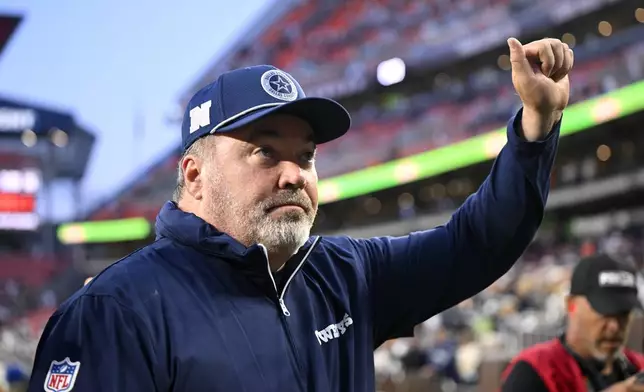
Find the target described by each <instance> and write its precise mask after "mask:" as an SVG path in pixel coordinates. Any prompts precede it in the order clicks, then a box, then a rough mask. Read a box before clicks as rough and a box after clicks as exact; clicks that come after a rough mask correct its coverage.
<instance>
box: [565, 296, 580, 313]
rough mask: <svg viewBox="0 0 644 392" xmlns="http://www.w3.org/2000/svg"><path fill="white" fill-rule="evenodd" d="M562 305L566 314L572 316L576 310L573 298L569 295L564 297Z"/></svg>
mask: <svg viewBox="0 0 644 392" xmlns="http://www.w3.org/2000/svg"><path fill="white" fill-rule="evenodd" d="M564 301H565V302H564V305H565V307H566V313H567V314H572V313H574V312H575V310H577V304H576V303H575V298H574V297H573V296H571V295H566V297H565V298H564Z"/></svg>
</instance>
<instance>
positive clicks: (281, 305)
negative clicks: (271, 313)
mask: <svg viewBox="0 0 644 392" xmlns="http://www.w3.org/2000/svg"><path fill="white" fill-rule="evenodd" d="M279 303H280V308H282V313H283V314H284V316H286V317H288V316H290V315H291V312H289V311H288V308H287V307H286V304H285V303H284V299H283V298H280V299H279Z"/></svg>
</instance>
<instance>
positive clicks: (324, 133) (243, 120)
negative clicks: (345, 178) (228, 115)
mask: <svg viewBox="0 0 644 392" xmlns="http://www.w3.org/2000/svg"><path fill="white" fill-rule="evenodd" d="M270 114H290V115H293V116H296V117H299V118H301V119H303V120H304V121H306V122H308V123H309V125H311V128H312V129H313V141H314V142H315V143H316V144H322V143H326V142H330V141H331V140H334V139H337V138H339V137H340V136H342V135H344V134H345V133H347V131H348V130H349V128H351V116H350V115H349V113H348V112H347V110H346V109H345V108H344V106H342V105H340V104H339V103H338V102H336V101H334V100H332V99H327V98H319V97H309V98H302V99H298V100H297V101H292V102H286V103H283V104H280V105H279V106H274V107H269V108H262V109H258V110H256V111H252V112H250V113H248V114H246V115H244V116H241V117H239V118H237V119H235V121H233V122H231V123H229V124H226V125H225V126H222V127H220V128H216V129H214V130H213V131H212V132H211V133H221V132H230V131H234V130H235V129H238V128H240V127H243V126H244V125H248V124H250V123H252V122H255V121H257V120H259V119H260V118H263V117H265V116H268V115H270Z"/></svg>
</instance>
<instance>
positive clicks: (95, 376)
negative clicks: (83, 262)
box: [28, 295, 159, 392]
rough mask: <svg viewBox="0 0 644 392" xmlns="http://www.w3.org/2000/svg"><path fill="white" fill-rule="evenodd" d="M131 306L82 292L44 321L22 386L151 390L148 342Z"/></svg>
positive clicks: (97, 391)
mask: <svg viewBox="0 0 644 392" xmlns="http://www.w3.org/2000/svg"><path fill="white" fill-rule="evenodd" d="M149 336H150V335H149V334H146V333H145V328H144V327H143V325H142V321H141V319H140V318H139V317H138V316H137V315H136V314H135V313H134V311H132V310H130V309H128V308H125V307H123V306H121V305H120V304H119V303H117V302H116V300H115V299H113V298H111V297H107V296H91V295H83V296H81V297H79V298H77V299H76V300H75V301H74V302H72V303H70V304H69V305H68V306H67V307H66V308H65V309H64V310H60V311H59V312H57V313H55V314H54V315H53V316H52V317H51V318H50V320H49V322H48V323H47V325H46V327H45V330H44V332H43V335H42V337H41V339H40V342H39V344H38V348H37V351H36V358H35V362H34V367H33V371H32V375H31V380H30V382H29V388H28V392H36V391H42V390H43V388H44V390H45V391H51V392H54V391H69V390H73V391H74V392H155V391H158V390H159V389H157V387H156V383H155V379H154V363H155V355H154V348H153V346H152V344H151V342H150V338H149Z"/></svg>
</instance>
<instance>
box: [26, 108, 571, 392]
mask: <svg viewBox="0 0 644 392" xmlns="http://www.w3.org/2000/svg"><path fill="white" fill-rule="evenodd" d="M519 121H520V116H519V115H518V116H517V117H516V121H514V120H511V121H510V123H509V126H508V140H509V142H508V144H507V145H506V146H505V147H504V149H503V150H502V151H501V153H500V155H499V156H498V157H497V159H496V161H495V163H494V166H493V168H492V171H491V173H490V175H489V177H488V178H487V179H486V180H485V181H484V183H483V184H482V185H481V187H480V189H479V190H478V192H476V193H475V194H474V195H472V196H470V197H469V198H468V199H467V201H466V202H465V203H464V204H463V206H462V207H461V208H459V209H458V210H457V211H456V212H455V213H454V215H453V217H452V218H451V220H450V221H449V222H448V223H447V224H446V225H445V226H441V227H437V228H434V229H431V230H427V231H422V232H416V233H412V234H410V235H407V236H404V237H381V238H372V239H354V238H349V237H314V238H311V239H310V240H309V241H308V243H307V244H306V245H305V246H304V247H303V248H302V249H301V251H300V252H299V253H298V254H297V255H295V256H294V257H293V259H291V260H290V261H289V263H288V264H287V267H286V270H285V271H284V272H283V274H284V276H283V279H281V280H280V281H279V282H277V284H276V281H275V280H274V279H273V277H272V275H271V273H270V272H269V271H270V270H269V266H268V262H267V258H266V253H265V248H263V247H262V246H261V245H255V246H252V247H250V248H246V247H244V246H242V245H241V244H239V243H238V242H236V241H235V240H233V239H232V238H230V237H229V236H227V235H226V234H223V233H221V232H218V231H217V230H216V229H214V228H213V227H212V226H210V225H208V224H206V223H205V222H204V221H202V220H201V219H199V218H197V217H196V216H194V215H192V214H187V213H184V212H182V211H181V210H179V209H177V207H176V206H175V205H174V204H173V203H170V202H169V203H167V204H166V205H165V206H164V207H163V209H162V210H161V212H160V213H159V216H158V218H157V223H156V230H157V236H158V238H157V240H156V241H155V242H154V243H153V244H151V245H149V246H146V247H144V248H142V249H140V250H138V251H137V252H135V253H133V254H131V255H129V256H127V257H125V258H124V259H122V260H120V261H119V262H117V263H115V264H114V265H112V266H110V267H109V268H107V269H106V270H104V271H103V272H102V273H101V274H99V275H98V276H97V277H95V278H94V279H93V280H92V281H91V283H89V284H88V285H87V286H85V287H84V288H82V289H81V290H80V291H79V292H78V293H76V294H75V295H73V296H72V297H71V298H70V299H68V300H67V301H66V302H65V303H63V304H62V305H61V306H60V308H59V309H58V310H57V311H56V312H55V314H54V315H53V316H52V317H51V319H50V320H49V322H48V324H47V326H46V328H45V331H44V334H43V336H42V339H41V341H40V344H39V346H38V350H37V354H36V360H35V364H34V368H33V374H32V379H31V385H30V387H29V391H30V392H36V391H42V390H43V386H44V388H45V390H46V391H61V390H64V391H67V390H70V388H69V387H70V386H73V390H74V391H83V392H104V391H105V392H107V391H110V392H152V391H157V392H169V391H175V392H178V391H181V392H199V391H209V392H218V391H221V392H233V391H235V392H241V391H247V392H258V391H262V392H272V391H275V392H278V391H279V392H287V391H300V392H304V391H307V392H335V391H365V392H366V391H370V392H372V391H374V389H375V386H374V364H373V350H374V349H375V348H376V347H378V346H379V345H380V344H381V343H383V342H384V341H386V340H388V339H390V338H395V337H402V336H409V335H411V334H412V331H413V328H414V326H415V325H417V324H419V323H421V322H423V321H424V320H427V319H428V318H430V317H432V316H433V315H435V314H437V313H439V312H441V311H443V310H445V309H447V308H449V307H451V306H453V305H455V304H457V303H459V302H461V301H462V300H464V299H466V298H468V297H471V296H472V295H474V294H476V293H478V292H480V291H481V290H483V289H484V288H486V287H487V286H489V285H490V284H492V283H493V282H494V281H495V280H497V279H498V278H499V277H500V276H502V275H503V274H504V273H505V272H506V271H507V270H508V269H509V268H510V267H511V266H512V264H513V263H514V262H515V261H516V260H517V258H518V257H519V256H520V255H521V253H522V252H523V251H524V249H525V248H526V246H527V245H528V244H529V243H530V241H531V240H532V238H533V236H534V234H535V232H536V231H537V228H538V227H539V224H540V222H541V220H542V216H543V213H544V206H545V203H546V198H547V195H548V190H549V177H550V171H551V168H552V165H553V161H554V158H555V152H556V147H557V140H558V133H559V129H558V128H559V125H557V126H556V129H555V130H554V131H553V132H552V133H551V134H550V136H548V137H547V138H546V140H544V141H540V142H535V143H528V142H525V141H523V140H521V139H520V138H519V137H518V136H517V134H516V132H515V129H514V126H515V124H518V122H519ZM72 383H74V385H72ZM65 388H67V389H65Z"/></svg>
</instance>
